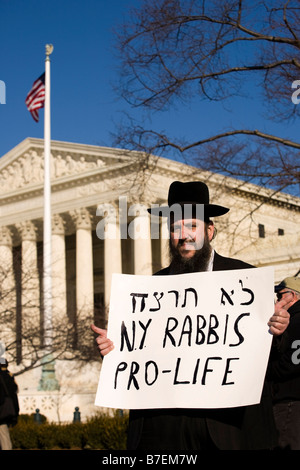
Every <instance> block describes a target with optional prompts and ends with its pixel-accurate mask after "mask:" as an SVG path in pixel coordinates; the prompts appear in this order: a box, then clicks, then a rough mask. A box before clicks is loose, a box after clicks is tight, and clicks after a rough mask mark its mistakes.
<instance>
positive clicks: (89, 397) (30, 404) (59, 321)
mask: <svg viewBox="0 0 300 470" xmlns="http://www.w3.org/2000/svg"><path fill="white" fill-rule="evenodd" d="M51 156H52V170H51V174H52V180H51V185H52V194H51V207H52V290H53V325H54V329H55V328H56V327H57V326H60V327H61V326H63V325H66V328H67V327H68V328H70V329H71V330H72V328H74V329H75V327H74V325H75V323H76V318H77V316H78V315H79V314H80V316H81V321H83V323H84V325H86V330H87V331H89V325H90V323H91V322H93V321H96V320H97V321H100V322H101V323H102V325H100V326H105V315H106V314H105V309H104V308H103V306H104V307H105V305H106V306H107V305H108V304H109V292H110V281H111V275H112V273H114V272H123V273H129V274H150V275H151V274H152V273H153V271H155V270H157V269H159V268H160V267H163V266H166V265H167V263H168V259H167V250H166V243H167V242H166V240H163V239H160V238H158V237H156V238H155V239H152V240H151V237H150V236H149V235H150V233H151V235H153V232H150V230H153V227H150V225H149V217H147V215H145V207H148V206H150V205H151V204H154V203H157V204H165V202H166V198H167V193H168V187H169V184H170V183H171V182H172V181H174V180H181V181H184V180H191V179H194V180H198V179H199V180H202V181H205V182H206V183H207V184H208V186H209V188H210V194H211V201H212V202H215V203H219V204H222V205H225V206H227V207H230V208H231V210H230V212H229V213H228V214H226V215H225V216H223V217H221V218H219V219H218V220H216V221H215V222H216V227H217V230H218V235H217V237H216V239H215V240H214V245H215V248H216V250H217V251H218V252H219V253H220V254H223V255H230V256H233V257H237V258H240V259H243V260H245V261H248V262H250V263H253V264H254V265H256V266H269V265H273V266H274V267H275V278H276V279H275V280H276V281H280V280H281V279H282V278H284V277H286V276H289V275H295V274H296V273H297V272H298V271H299V269H300V243H299V241H300V232H299V226H300V199H299V198H295V197H291V196H288V195H286V194H282V193H279V194H274V195H273V194H272V192H271V191H268V190H265V189H263V188H259V187H257V186H254V185H249V184H244V183H242V182H241V181H237V180H233V179H230V178H225V177H221V176H218V175H215V174H210V173H208V172H202V171H200V170H198V169H195V168H193V167H189V166H187V165H184V164H181V163H177V162H174V161H171V160H167V159H163V158H156V157H151V158H149V161H148V167H147V169H146V170H142V168H140V163H141V161H142V156H141V155H140V154H138V153H136V152H129V151H123V150H120V149H113V148H103V147H96V146H89V145H82V144H73V143H67V142H57V141H52V143H51ZM120 198H121V199H120ZM116 216H117V218H116ZM103 220H105V222H106V225H105V233H106V237H104V239H101V237H100V238H99V233H100V232H101V230H100V229H101V223H102V222H103ZM156 229H157V230H160V233H165V230H166V227H165V226H164V225H161V226H160V227H159V226H155V230H156ZM135 230H137V231H139V230H140V231H141V230H142V232H143V236H141V237H138V236H137V237H130V233H136V232H135ZM109 231H112V232H111V233H113V236H111V237H110V236H107V233H110V232H109ZM124 234H125V235H124ZM147 234H148V235H147ZM152 238H153V237H152ZM163 238H165V237H163ZM42 240H43V141H42V140H40V139H32V138H28V139H25V140H24V141H23V142H21V143H20V144H19V145H18V146H16V147H15V148H13V149H12V150H11V151H10V152H8V153H7V154H6V155H4V156H2V158H1V159H0V261H1V263H0V265H1V266H5V267H6V269H7V275H6V276H5V279H3V282H2V284H3V283H4V284H3V285H5V288H6V290H7V292H9V295H7V296H6V297H5V298H3V299H1V302H2V307H1V312H7V311H11V312H13V315H12V316H11V317H10V318H11V322H10V321H9V320H8V322H7V324H6V325H7V326H6V327H5V328H2V334H1V337H0V340H1V341H2V342H3V343H4V344H5V343H7V344H8V343H10V342H11V341H14V340H15V339H16V337H17V341H18V342H19V343H18V344H19V346H20V344H21V345H22V347H21V348H20V351H19V353H18V354H19V355H18V354H17V355H16V358H17V359H18V362H19V363H21V361H22V360H23V361H24V357H22V355H24V354H25V353H26V350H27V349H26V348H27V346H28V343H27V345H26V338H24V335H23V334H22V332H23V331H24V328H25V330H26V328H29V327H31V324H32V325H33V326H34V325H35V326H37V325H38V326H39V325H40V316H41V309H40V307H41V289H40V284H41V265H40V251H41V247H42ZM18 260H19V261H18ZM21 268H22V269H21ZM26 278H27V279H26ZM1 312H0V320H1V322H2V323H3V321H2V319H1ZM99 312H100V313H99ZM2 318H3V314H2ZM7 318H8V317H7ZM24 325H25V326H24ZM26 331H27V330H26ZM73 333H74V335H75V332H73ZM27 340H28V341H29V339H27ZM80 340H81V338H77V341H78V344H80ZM90 341H91V343H93V335H92V333H90ZM28 347H29V346H28ZM30 347H32V345H31V346H30ZM37 348H38V345H37ZM65 359H66V358H64V360H56V361H55V373H56V379H57V380H58V382H59V385H60V389H59V391H58V390H54V391H49V392H47V391H43V390H40V389H39V382H40V378H41V367H38V368H34V369H32V370H30V371H28V372H26V373H24V374H21V375H19V376H17V382H18V385H19V399H20V405H21V412H22V413H32V412H34V411H35V409H36V408H39V409H40V412H41V413H43V414H45V415H46V416H47V417H48V419H49V420H54V421H71V420H72V417H73V411H74V408H75V406H79V408H80V412H81V416H82V419H85V418H86V417H87V416H89V415H91V414H93V413H95V412H96V411H97V408H96V407H94V405H93V403H94V398H95V392H96V388H97V384H98V378H99V370H100V366H101V364H100V360H98V359H97V358H94V360H92V361H89V362H88V363H85V364H84V365H80V364H79V363H78V362H77V361H67V360H65ZM28 361H29V359H28ZM10 369H11V370H12V371H18V370H19V369H20V365H19V366H18V365H14V364H11V367H10Z"/></svg>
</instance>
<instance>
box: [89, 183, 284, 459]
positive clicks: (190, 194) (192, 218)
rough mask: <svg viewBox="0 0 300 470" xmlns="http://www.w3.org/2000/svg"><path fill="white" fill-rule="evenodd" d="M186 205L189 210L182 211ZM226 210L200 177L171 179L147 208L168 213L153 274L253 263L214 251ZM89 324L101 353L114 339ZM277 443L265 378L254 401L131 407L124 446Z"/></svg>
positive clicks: (273, 324)
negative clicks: (162, 264) (166, 261)
mask: <svg viewBox="0 0 300 470" xmlns="http://www.w3.org/2000/svg"><path fill="white" fill-rule="evenodd" d="M178 207H179V208H181V209H182V210H178ZM186 207H188V208H189V209H190V210H187V211H185V210H184V209H185V208H186ZM199 208H200V210H198V209H199ZM228 211H229V209H228V208H226V207H223V206H220V205H216V204H210V202H209V190H208V187H207V185H206V184H205V183H203V182H200V181H193V182H184V183H183V182H179V181H175V182H173V183H172V184H171V186H170V188H169V195H168V205H167V206H165V207H153V208H151V209H149V212H150V213H151V214H154V215H158V216H160V217H168V218H169V230H170V242H169V248H170V255H171V263H170V265H169V266H168V267H167V268H164V269H162V270H160V271H159V272H158V273H156V275H158V276H161V275H176V274H185V273H192V272H200V271H226V270H233V269H246V268H252V267H253V266H251V265H249V264H247V263H244V262H243V261H240V260H236V259H232V258H225V257H223V256H221V255H219V254H218V253H216V252H215V251H214V250H213V248H212V246H211V241H212V239H213V237H214V234H215V227H214V224H213V222H212V220H211V217H219V216H221V215H223V214H225V213H227V212H228ZM224 275H225V276H226V274H224ZM208 295H209V293H208ZM288 308H289V304H285V302H284V301H283V302H282V304H280V305H279V306H278V305H277V307H276V310H275V312H274V314H273V315H272V316H271V318H270V321H269V323H268V325H269V329H270V332H271V333H272V334H274V335H279V334H282V333H283V331H284V330H285V329H286V327H287V325H288V322H289V314H288V313H287V309H288ZM92 329H93V331H94V332H96V333H97V334H98V335H99V336H98V337H97V338H96V342H97V343H98V347H99V349H100V352H101V354H102V355H103V356H104V355H106V354H107V353H109V351H111V349H112V348H113V343H112V341H110V340H109V339H108V338H107V336H106V330H102V329H100V328H97V327H96V326H94V325H92ZM250 353H251V352H250ZM276 444H277V433H276V429H275V424H274V417H273V410H272V399H271V393H270V386H269V383H268V382H265V384H264V388H263V392H262V397H261V402H260V403H259V404H257V405H251V406H243V407H235V408H226V409H201V408H199V409H181V408H176V409H149V410H148V409H143V410H131V411H130V419H129V429H128V440H127V448H128V450H136V449H137V450H143V451H148V450H157V451H159V450H164V451H166V450H167V451H171V450H190V451H191V450H193V451H201V450H259V449H273V448H274V447H275V446H276Z"/></svg>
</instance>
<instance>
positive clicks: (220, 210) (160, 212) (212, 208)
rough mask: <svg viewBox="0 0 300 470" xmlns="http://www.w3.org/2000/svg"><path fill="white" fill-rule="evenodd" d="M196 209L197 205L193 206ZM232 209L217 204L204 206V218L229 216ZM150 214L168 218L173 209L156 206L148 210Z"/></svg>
mask: <svg viewBox="0 0 300 470" xmlns="http://www.w3.org/2000/svg"><path fill="white" fill-rule="evenodd" d="M186 204H187V205H188V203H186ZM193 206H194V207H196V204H193ZM229 210H230V209H228V208H227V207H223V206H219V205H217V204H204V218H205V219H208V218H209V217H219V216H221V215H224V214H227V212H229ZM148 212H149V214H151V215H156V216H158V217H168V216H169V215H170V214H171V213H172V207H169V206H154V207H150V208H149V209H148Z"/></svg>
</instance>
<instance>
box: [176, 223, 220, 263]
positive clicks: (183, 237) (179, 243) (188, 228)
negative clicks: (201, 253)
mask: <svg viewBox="0 0 300 470" xmlns="http://www.w3.org/2000/svg"><path fill="white" fill-rule="evenodd" d="M205 228H206V230H207V237H208V240H209V242H210V241H211V240H212V237H213V234H214V226H213V224H207V226H206V227H205V223H204V221H203V220H200V219H177V220H174V222H172V223H171V224H170V241H171V244H172V246H173V248H174V249H175V250H176V251H177V252H178V253H179V254H180V256H181V257H182V258H183V259H186V260H188V259H191V258H193V256H194V255H195V253H196V251H197V250H200V249H201V248H202V247H203V244H204V240H205Z"/></svg>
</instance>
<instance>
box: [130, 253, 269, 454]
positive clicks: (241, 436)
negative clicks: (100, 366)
mask: <svg viewBox="0 0 300 470" xmlns="http://www.w3.org/2000/svg"><path fill="white" fill-rule="evenodd" d="M251 267H253V266H251V265H249V264H247V263H244V262H243V261H240V260H236V259H232V258H225V257H223V256H220V255H219V254H217V253H215V257H214V263H213V271H223V270H233V269H246V268H251ZM169 272H170V269H169V267H168V268H165V269H162V270H161V271H159V272H158V273H157V274H156V275H168V274H169ZM180 413H182V414H184V415H187V416H193V417H197V416H199V417H201V418H203V417H204V418H205V420H206V424H207V428H208V430H209V434H210V437H211V439H212V440H213V442H214V444H215V446H216V447H217V448H218V449H220V450H259V449H271V448H274V447H275V445H276V443H277V432H276V429H275V424H274V418H273V410H272V399H271V390H270V385H269V383H267V382H265V384H264V389H263V393H262V398H261V402H260V404H258V405H251V406H245V407H236V408H227V409H217V410H180V409H176V410H168V409H167V410H165V409H161V410H131V411H130V423H129V430H128V441H127V447H128V449H131V450H132V449H137V448H138V445H139V441H140V437H141V433H142V429H143V420H144V416H147V417H149V416H150V417H151V416H159V417H160V418H159V419H161V420H162V422H164V424H165V423H166V422H168V420H169V422H170V423H172V416H174V415H178V414H180ZM171 415H172V416H171ZM170 416H171V419H170ZM164 417H166V420H167V421H166V420H164ZM169 431H170V433H171V434H170V435H172V433H173V435H174V436H175V432H176V431H175V430H174V429H172V424H171V425H170V428H169ZM170 441H172V438H171V439H169V440H168V438H167V441H166V442H168V445H169V446H170V447H169V448H165V449H164V450H172V444H171V445H170ZM162 445H163V444H162ZM160 449H163V447H160ZM173 449H176V447H173ZM181 450H182V449H181ZM189 450H198V449H193V447H191V449H189Z"/></svg>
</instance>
